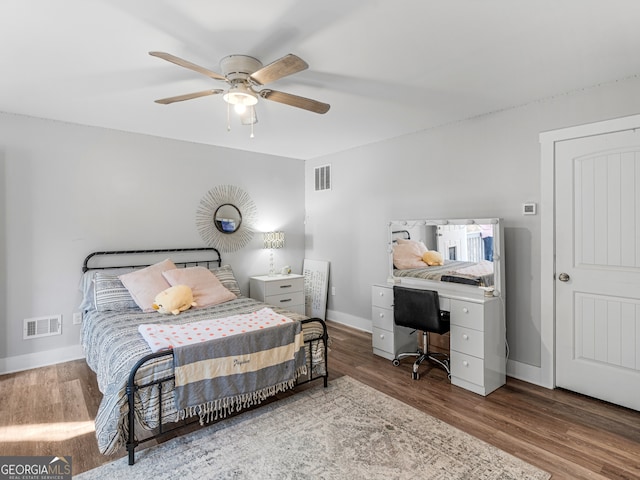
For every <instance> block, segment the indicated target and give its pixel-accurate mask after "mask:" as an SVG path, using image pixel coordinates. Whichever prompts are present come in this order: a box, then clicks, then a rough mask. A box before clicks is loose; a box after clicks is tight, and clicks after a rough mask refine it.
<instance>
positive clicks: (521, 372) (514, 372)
mask: <svg viewBox="0 0 640 480" xmlns="http://www.w3.org/2000/svg"><path fill="white" fill-rule="evenodd" d="M507 375H508V376H509V377H513V378H517V379H518V380H522V381H524V382H528V383H533V384H534V385H538V386H540V387H544V388H549V389H553V386H552V385H548V384H547V383H546V382H544V381H543V380H542V368H540V367H536V366H533V365H528V364H526V363H522V362H517V361H515V360H508V361H507Z"/></svg>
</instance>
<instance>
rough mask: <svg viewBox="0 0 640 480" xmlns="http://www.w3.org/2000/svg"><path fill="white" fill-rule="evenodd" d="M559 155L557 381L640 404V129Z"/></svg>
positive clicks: (564, 146) (569, 147) (589, 140)
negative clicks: (639, 130) (637, 131)
mask: <svg viewBox="0 0 640 480" xmlns="http://www.w3.org/2000/svg"><path fill="white" fill-rule="evenodd" d="M555 158H556V165H555V169H556V384H557V385H558V386H560V387H564V388H568V389H570V390H574V391H577V392H580V393H584V394H586V395H590V396H593V397H597V398H600V399H603V400H607V401H610V402H613V403H617V404H620V405H624V406H627V407H630V408H634V409H637V410H640V240H639V239H640V134H638V133H636V132H635V131H625V132H617V133H613V134H606V135H597V136H592V137H585V138H579V139H573V140H567V141H564V142H558V143H557V144H556V156H555ZM560 274H566V275H568V277H567V276H564V275H563V276H562V277H561V275H560ZM561 278H562V280H566V281H562V280H561Z"/></svg>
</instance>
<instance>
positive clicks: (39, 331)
mask: <svg viewBox="0 0 640 480" xmlns="http://www.w3.org/2000/svg"><path fill="white" fill-rule="evenodd" d="M61 333H62V315H50V316H48V317H38V318H25V320H24V326H23V330H22V338H23V340H27V339H31V338H40V337H49V336H51V335H60V334H61Z"/></svg>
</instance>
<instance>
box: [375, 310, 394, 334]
mask: <svg viewBox="0 0 640 480" xmlns="http://www.w3.org/2000/svg"><path fill="white" fill-rule="evenodd" d="M371 321H372V323H373V326H374V327H378V328H382V329H384V330H389V331H391V330H393V310H389V309H388V308H380V307H375V306H374V307H371Z"/></svg>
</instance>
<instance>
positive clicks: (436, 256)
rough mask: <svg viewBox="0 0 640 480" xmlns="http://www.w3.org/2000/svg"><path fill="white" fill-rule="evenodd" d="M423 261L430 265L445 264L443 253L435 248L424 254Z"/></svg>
mask: <svg viewBox="0 0 640 480" xmlns="http://www.w3.org/2000/svg"><path fill="white" fill-rule="evenodd" d="M422 261H423V262H424V263H426V264H427V265H429V266H430V267H432V266H434V265H444V260H443V259H442V254H441V253H440V252H437V251H435V250H429V251H426V252H424V253H423V254H422Z"/></svg>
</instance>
